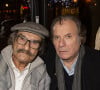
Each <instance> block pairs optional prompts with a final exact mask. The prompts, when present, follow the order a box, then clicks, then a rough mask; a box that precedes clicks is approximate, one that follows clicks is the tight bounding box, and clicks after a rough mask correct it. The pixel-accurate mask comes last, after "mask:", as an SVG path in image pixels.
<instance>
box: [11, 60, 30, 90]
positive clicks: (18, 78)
mask: <svg viewBox="0 0 100 90" xmlns="http://www.w3.org/2000/svg"><path fill="white" fill-rule="evenodd" d="M11 63H12V68H13V71H14V74H15V90H21V89H22V85H23V81H24V78H25V76H26V75H27V73H28V71H29V68H30V63H29V64H28V65H27V66H26V67H25V69H24V70H23V71H20V70H19V69H18V68H16V66H15V64H14V62H13V61H12V60H11Z"/></svg>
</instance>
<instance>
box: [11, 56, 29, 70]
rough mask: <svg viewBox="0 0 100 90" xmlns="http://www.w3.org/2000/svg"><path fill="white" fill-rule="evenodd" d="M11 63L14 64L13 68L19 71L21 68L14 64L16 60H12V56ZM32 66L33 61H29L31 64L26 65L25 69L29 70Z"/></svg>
mask: <svg viewBox="0 0 100 90" xmlns="http://www.w3.org/2000/svg"><path fill="white" fill-rule="evenodd" d="M11 65H12V68H13V69H15V70H17V71H19V69H18V68H17V67H16V66H15V64H14V62H13V60H12V58H11ZM30 66H31V63H29V64H28V65H27V66H26V67H25V69H24V71H25V70H29V69H30Z"/></svg>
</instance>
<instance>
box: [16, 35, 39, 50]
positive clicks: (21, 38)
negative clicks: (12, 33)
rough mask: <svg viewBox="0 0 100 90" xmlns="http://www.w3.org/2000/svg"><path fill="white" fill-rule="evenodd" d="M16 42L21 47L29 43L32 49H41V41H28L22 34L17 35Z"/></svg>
mask: <svg viewBox="0 0 100 90" xmlns="http://www.w3.org/2000/svg"><path fill="white" fill-rule="evenodd" d="M16 41H17V43H18V44H20V45H25V44H26V43H27V42H29V46H30V48H32V49H38V48H39V47H40V44H41V41H40V40H28V39H27V38H26V37H25V36H24V35H22V34H19V35H17V38H16Z"/></svg>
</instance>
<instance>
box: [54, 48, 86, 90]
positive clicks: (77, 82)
mask: <svg viewBox="0 0 100 90" xmlns="http://www.w3.org/2000/svg"><path fill="white" fill-rule="evenodd" d="M84 52H85V51H84V48H83V46H81V49H80V52H79V57H78V60H77V63H76V66H75V73H74V80H73V86H72V90H81V69H80V68H81V62H82V58H83V56H84ZM56 74H57V79H58V88H59V90H66V89H65V80H64V71H63V65H62V63H61V61H60V60H59V58H58V57H57V58H56Z"/></svg>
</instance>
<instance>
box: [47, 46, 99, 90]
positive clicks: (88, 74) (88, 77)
mask: <svg viewBox="0 0 100 90" xmlns="http://www.w3.org/2000/svg"><path fill="white" fill-rule="evenodd" d="M80 60H81V66H79V65H80V64H77V65H78V66H76V67H77V69H76V70H75V73H74V79H76V80H75V82H74V87H73V88H72V90H100V70H99V69H100V52H99V51H96V50H94V49H90V48H88V47H84V54H83V56H82V58H79V60H78V61H80ZM57 61H60V59H59V57H58V58H56V60H54V63H55V65H53V66H54V67H52V68H51V67H48V71H49V74H50V76H51V89H50V90H67V89H65V88H63V87H64V86H63V85H65V80H64V79H61V77H62V78H63V77H64V76H63V75H64V74H63V73H64V71H63V66H62V64H59V66H58V64H57ZM77 63H78V62H77ZM55 67H57V68H56V69H55ZM51 69H53V70H54V71H53V72H50V70H51ZM57 70H58V71H59V72H60V73H58V74H59V76H58V74H57V73H56V72H57ZM61 70H62V71H61ZM76 71H77V72H76ZM75 74H76V75H75ZM58 78H60V79H59V81H58ZM62 80H63V81H62ZM59 82H60V84H58V83H59ZM59 86H61V88H59ZM78 87H79V88H78Z"/></svg>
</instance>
